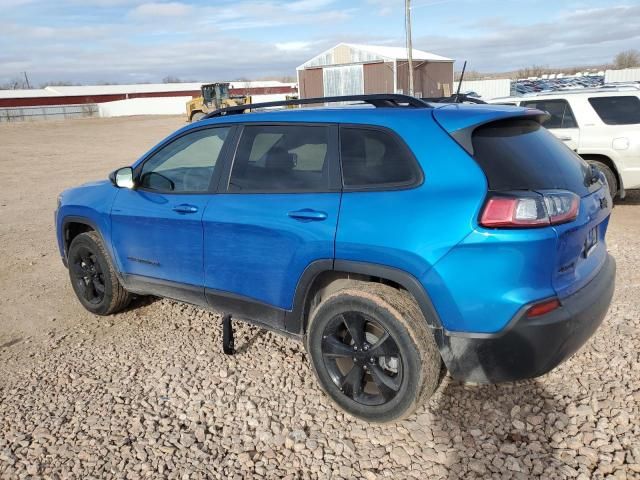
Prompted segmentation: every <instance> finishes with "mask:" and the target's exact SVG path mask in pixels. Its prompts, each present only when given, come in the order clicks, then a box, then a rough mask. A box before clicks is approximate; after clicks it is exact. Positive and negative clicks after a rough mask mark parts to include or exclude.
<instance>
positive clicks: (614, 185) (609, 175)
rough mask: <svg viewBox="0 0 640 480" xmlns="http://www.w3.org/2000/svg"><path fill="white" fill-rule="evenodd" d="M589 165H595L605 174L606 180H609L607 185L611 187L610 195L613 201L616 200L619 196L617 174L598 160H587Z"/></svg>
mask: <svg viewBox="0 0 640 480" xmlns="http://www.w3.org/2000/svg"><path fill="white" fill-rule="evenodd" d="M587 163H588V164H589V165H593V166H594V167H596V168H597V169H598V170H600V171H601V172H602V173H603V174H604V176H605V178H606V179H607V184H608V185H609V193H610V194H611V199H612V200H613V199H615V198H616V196H617V195H618V188H619V187H618V178H617V177H616V174H615V173H614V172H613V170H611V168H609V166H608V165H606V164H604V163H602V162H598V161H597V160H587Z"/></svg>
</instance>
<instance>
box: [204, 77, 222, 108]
mask: <svg viewBox="0 0 640 480" xmlns="http://www.w3.org/2000/svg"><path fill="white" fill-rule="evenodd" d="M200 91H201V92H202V99H203V100H204V104H205V105H207V106H208V107H209V108H211V107H214V108H218V107H217V106H218V105H220V104H221V103H222V102H223V101H224V100H226V99H228V98H229V84H228V83H210V84H208V85H202V87H200Z"/></svg>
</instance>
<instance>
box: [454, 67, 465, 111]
mask: <svg viewBox="0 0 640 480" xmlns="http://www.w3.org/2000/svg"><path fill="white" fill-rule="evenodd" d="M466 69H467V61H466V60H465V61H464V65H462V73H461V74H460V80H458V90H457V91H456V98H455V100H454V101H453V103H459V102H460V88H461V87H462V79H463V78H464V71H465V70H466Z"/></svg>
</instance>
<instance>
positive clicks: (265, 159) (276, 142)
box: [228, 125, 329, 193]
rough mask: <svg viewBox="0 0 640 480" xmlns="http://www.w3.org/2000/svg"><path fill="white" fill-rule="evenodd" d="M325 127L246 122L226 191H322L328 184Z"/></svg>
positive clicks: (327, 140) (327, 144)
mask: <svg viewBox="0 0 640 480" xmlns="http://www.w3.org/2000/svg"><path fill="white" fill-rule="evenodd" d="M328 153H329V127H325V126H311V125H246V126H245V127H244V129H243V131H242V137H241V138H240V143H239V144H238V149H237V153H236V157H235V159H234V161H233V168H232V169H231V177H230V178H229V188H228V190H229V191H230V192H253V193H262V192H264V193H267V192H274V193H275V192H285V193H286V192H324V191H327V190H328V188H329V160H328Z"/></svg>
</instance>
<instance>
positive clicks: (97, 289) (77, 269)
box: [68, 232, 131, 315]
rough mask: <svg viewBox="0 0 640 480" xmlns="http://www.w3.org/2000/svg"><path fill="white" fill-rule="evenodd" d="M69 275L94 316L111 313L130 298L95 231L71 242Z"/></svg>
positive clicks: (80, 297) (125, 303) (77, 294)
mask: <svg viewBox="0 0 640 480" xmlns="http://www.w3.org/2000/svg"><path fill="white" fill-rule="evenodd" d="M68 265H69V278H70V279H71V285H72V287H73V291H74V292H75V294H76V296H77V297H78V300H80V303H81V304H82V306H83V307H84V308H86V309H87V310H89V311H90V312H91V313H94V314H96V315H111V314H113V313H116V312H119V311H120V310H122V309H124V308H125V307H126V306H127V305H128V304H129V302H130V301H131V294H130V293H129V292H127V291H126V290H125V289H124V288H123V287H122V285H121V284H120V281H119V280H118V277H117V275H116V271H115V269H114V268H113V265H112V264H111V259H110V257H109V254H108V253H107V252H106V250H105V248H104V245H103V244H102V239H101V238H100V236H99V235H98V234H97V233H96V232H86V233H81V234H80V235H78V236H77V237H76V238H74V239H73V241H72V242H71V246H70V247H69V255H68Z"/></svg>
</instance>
